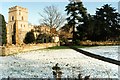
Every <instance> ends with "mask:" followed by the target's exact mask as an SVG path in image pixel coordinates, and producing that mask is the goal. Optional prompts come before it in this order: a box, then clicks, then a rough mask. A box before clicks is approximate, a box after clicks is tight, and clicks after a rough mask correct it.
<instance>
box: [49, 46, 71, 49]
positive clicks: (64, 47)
mask: <svg viewBox="0 0 120 80" xmlns="http://www.w3.org/2000/svg"><path fill="white" fill-rule="evenodd" d="M47 49H70V48H69V47H67V46H54V47H49V48H47Z"/></svg>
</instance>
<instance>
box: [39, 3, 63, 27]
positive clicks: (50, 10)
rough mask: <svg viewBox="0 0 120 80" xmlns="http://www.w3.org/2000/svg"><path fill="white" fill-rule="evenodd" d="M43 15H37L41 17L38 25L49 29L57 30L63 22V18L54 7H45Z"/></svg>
mask: <svg viewBox="0 0 120 80" xmlns="http://www.w3.org/2000/svg"><path fill="white" fill-rule="evenodd" d="M43 13H44V14H41V13H39V14H40V16H41V17H42V21H41V20H40V23H42V24H43V25H46V26H49V27H50V28H59V27H61V25H62V24H63V23H64V22H65V18H64V17H63V15H62V14H61V13H60V12H59V11H58V8H57V7H56V6H54V5H51V6H47V7H45V8H44V9H43Z"/></svg>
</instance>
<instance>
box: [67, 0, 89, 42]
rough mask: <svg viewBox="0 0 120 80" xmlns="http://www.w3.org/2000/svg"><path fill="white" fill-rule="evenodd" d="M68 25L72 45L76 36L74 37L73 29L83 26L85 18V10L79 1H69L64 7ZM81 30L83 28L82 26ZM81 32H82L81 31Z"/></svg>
mask: <svg viewBox="0 0 120 80" xmlns="http://www.w3.org/2000/svg"><path fill="white" fill-rule="evenodd" d="M65 11H67V15H68V16H69V17H68V18H67V21H68V25H70V28H71V27H72V28H73V43H74V42H75V39H76V35H75V28H76V27H78V26H79V28H80V27H81V25H83V24H84V25H85V18H87V17H86V16H87V15H86V8H84V7H83V4H82V2H80V1H74V0H72V1H70V3H69V4H68V5H67V6H66V10H65ZM82 28H83V26H82ZM81 31H82V30H81Z"/></svg>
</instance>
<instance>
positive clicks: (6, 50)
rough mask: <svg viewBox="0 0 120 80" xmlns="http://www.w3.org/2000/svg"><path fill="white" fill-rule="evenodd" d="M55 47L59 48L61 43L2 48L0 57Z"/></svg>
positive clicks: (0, 48)
mask: <svg viewBox="0 0 120 80" xmlns="http://www.w3.org/2000/svg"><path fill="white" fill-rule="evenodd" d="M53 46H59V43H43V44H27V45H19V46H17V45H12V46H1V47H0V56H7V55H11V54H17V53H19V52H25V51H31V50H38V49H43V48H48V47H53Z"/></svg>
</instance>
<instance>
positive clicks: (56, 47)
mask: <svg viewBox="0 0 120 80" xmlns="http://www.w3.org/2000/svg"><path fill="white" fill-rule="evenodd" d="M74 47H76V48H85V47H95V46H74ZM46 49H70V48H69V46H54V47H49V48H46Z"/></svg>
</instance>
